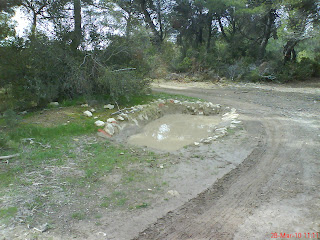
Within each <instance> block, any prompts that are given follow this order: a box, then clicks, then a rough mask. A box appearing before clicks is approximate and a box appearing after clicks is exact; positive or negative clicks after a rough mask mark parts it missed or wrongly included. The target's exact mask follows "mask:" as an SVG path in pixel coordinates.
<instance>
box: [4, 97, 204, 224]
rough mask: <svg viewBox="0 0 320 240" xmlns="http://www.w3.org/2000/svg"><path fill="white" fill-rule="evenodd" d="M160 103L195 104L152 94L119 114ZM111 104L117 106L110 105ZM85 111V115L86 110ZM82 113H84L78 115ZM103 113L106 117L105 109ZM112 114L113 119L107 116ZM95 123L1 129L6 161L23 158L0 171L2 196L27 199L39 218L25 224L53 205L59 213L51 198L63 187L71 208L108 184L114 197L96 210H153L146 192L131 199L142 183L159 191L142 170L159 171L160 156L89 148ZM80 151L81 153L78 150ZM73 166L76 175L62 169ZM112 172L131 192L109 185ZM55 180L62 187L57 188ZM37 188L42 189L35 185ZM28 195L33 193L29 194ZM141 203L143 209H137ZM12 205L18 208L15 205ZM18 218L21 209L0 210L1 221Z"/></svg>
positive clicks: (106, 146)
mask: <svg viewBox="0 0 320 240" xmlns="http://www.w3.org/2000/svg"><path fill="white" fill-rule="evenodd" d="M158 98H174V99H179V100H187V99H189V100H190V98H183V97H182V96H181V95H168V94H151V95H145V96H135V97H133V98H132V99H131V100H132V101H131V102H130V103H126V105H124V104H123V105H120V108H122V107H126V106H132V105H137V104H146V103H148V102H150V101H153V100H155V99H158ZM195 100H198V99H195ZM85 102H86V101H84V99H81V98H79V99H76V100H68V101H64V102H62V103H61V104H60V106H73V105H79V104H80V103H85ZM104 103H106V102H104ZM109 103H111V104H114V103H113V102H111V101H110V102H109ZM50 111H54V110H50ZM81 111H83V109H82V108H81ZM81 111H80V107H79V113H80V112H81ZM97 111H98V110H97ZM99 111H101V112H103V111H104V112H105V110H104V109H102V108H101V109H100V110H99ZM76 112H77V111H76ZM37 114H39V113H38V112H32V113H30V114H28V115H27V116H23V117H24V118H28V117H30V116H32V117H35V118H36V116H37ZM44 114H45V113H44ZM107 114H109V112H108V111H107V113H106V115H107ZM0 121H2V119H0ZM94 121H95V120H94V119H92V118H86V117H84V116H78V117H76V118H75V119H74V121H72V123H69V124H67V125H57V126H53V127H45V126H41V125H35V124H29V123H25V122H23V121H22V122H20V123H17V124H16V126H15V127H13V128H10V129H8V128H3V129H0V130H1V131H2V132H0V140H1V139H3V141H2V142H1V141H0V151H1V155H6V154H13V153H20V154H21V156H20V157H17V158H12V159H10V160H9V163H8V164H1V165H0V195H1V194H3V196H9V195H10V197H12V198H13V199H15V198H14V197H15V195H16V196H18V197H19V198H20V197H21V196H20V194H22V195H23V196H24V197H25V199H24V200H26V201H25V202H26V204H24V205H23V206H21V207H25V208H27V209H29V210H32V209H37V211H38V212H36V214H35V215H34V216H27V217H26V219H25V220H26V222H33V221H35V220H36V219H37V218H44V217H45V216H43V214H44V213H43V212H42V211H43V210H44V209H48V208H50V206H51V205H52V206H53V207H51V208H53V209H54V208H55V207H58V204H57V203H56V202H54V201H53V199H54V197H53V195H52V193H53V192H54V191H53V189H54V187H56V185H54V184H59V187H61V189H62V190H63V194H65V195H66V198H65V199H63V201H65V202H66V203H67V202H68V201H69V200H70V199H69V198H68V197H70V198H71V197H72V198H79V199H81V201H82V200H83V201H84V202H85V201H87V200H85V198H86V199H87V198H88V196H90V197H94V194H93V191H91V189H92V190H97V189H100V188H99V187H101V186H102V185H101V184H105V185H108V187H110V192H111V194H109V195H107V196H105V197H104V198H103V199H102V200H101V199H100V198H98V199H96V201H97V205H95V206H99V204H101V207H119V208H120V207H128V206H132V209H140V208H146V207H148V206H149V203H146V202H145V201H146V199H147V198H148V195H149V194H150V192H147V191H146V190H145V191H146V192H141V194H139V196H138V197H137V196H136V195H134V196H132V189H134V191H136V188H137V186H136V185H137V183H138V185H139V186H144V187H143V189H148V188H151V189H154V190H157V189H158V188H155V186H156V184H155V183H156V182H157V180H158V179H157V176H156V175H150V174H149V173H146V172H145V171H144V169H142V168H144V167H145V164H146V163H152V164H154V165H155V166H156V165H157V159H158V158H159V156H158V155H157V154H155V153H154V152H143V153H141V154H139V153H138V151H136V152H135V153H132V152H131V151H130V150H128V149H127V148H126V147H125V146H121V145H120V146H117V145H114V144H111V143H110V142H109V141H107V140H101V139H100V140H99V141H97V142H94V143H91V142H90V140H88V142H87V141H86V139H87V138H86V136H93V134H94V133H96V131H97V127H96V126H95V125H94ZM2 136H3V138H2ZM26 138H33V139H34V140H33V141H34V143H33V144H30V142H29V141H22V140H23V139H26ZM75 138H78V139H80V141H74V139H75ZM82 140H84V141H82ZM1 144H2V145H1ZM78 147H79V149H77V148H78ZM75 149H77V151H75ZM69 163H72V164H73V165H72V168H74V169H75V170H76V171H75V172H76V174H73V173H72V172H69V170H64V168H60V167H64V166H66V167H70V166H71V165H67V164H69ZM51 169H54V170H56V171H52V170H51ZM65 169H68V168H65ZM115 171H117V172H115ZM112 172H115V173H116V174H119V175H121V176H122V177H121V178H119V183H117V186H118V184H120V185H121V186H123V188H124V189H127V190H129V192H126V191H125V190H121V191H119V190H117V186H116V185H112V184H113V183H108V182H105V178H104V176H107V175H108V174H110V173H112ZM40 179H41V180H40ZM53 179H54V180H53ZM55 180H57V182H54V181H55ZM34 183H41V184H40V185H33V184H34ZM51 183H53V185H54V186H52V185H51ZM61 183H63V184H61ZM60 184H61V185H60ZM164 185H165V184H164ZM30 186H31V187H30ZM36 186H37V187H36ZM88 186H90V188H89V187H88ZM21 189H25V191H26V192H25V193H24V192H18V191H20V190H21ZM84 189H85V190H84ZM139 189H140V187H139ZM29 190H31V192H27V191H29ZM23 191H24V190H23ZM90 191H91V192H90ZM71 192H72V193H74V194H72V195H70V196H69V195H68V194H70V193H71ZM137 203H140V204H138V205H136V204H137ZM12 204H13V205H14V202H12ZM15 205H16V204H15ZM19 207H20V206H19ZM16 213H17V208H15V207H12V208H8V209H0V218H5V219H9V218H10V217H13V216H15V214H16ZM41 214H42V215H41ZM69 216H70V217H71V218H72V219H75V220H83V219H84V218H87V217H88V216H87V215H86V214H85V213H83V212H81V211H80V212H79V211H76V212H73V213H70V215H69ZM28 219H29V220H28Z"/></svg>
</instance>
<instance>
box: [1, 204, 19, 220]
mask: <svg viewBox="0 0 320 240" xmlns="http://www.w3.org/2000/svg"><path fill="white" fill-rule="evenodd" d="M17 212H18V208H17V207H9V208H3V209H0V219H1V220H7V219H8V218H11V217H14V216H15V215H16V214H17Z"/></svg>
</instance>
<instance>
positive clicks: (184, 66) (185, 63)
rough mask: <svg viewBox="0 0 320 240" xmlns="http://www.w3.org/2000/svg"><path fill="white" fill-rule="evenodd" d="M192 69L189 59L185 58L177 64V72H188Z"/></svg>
mask: <svg viewBox="0 0 320 240" xmlns="http://www.w3.org/2000/svg"><path fill="white" fill-rule="evenodd" d="M191 68H192V60H191V59H190V58H189V57H185V58H184V59H183V60H182V62H181V63H179V64H178V66H177V70H178V71H179V72H188V71H190V70H191Z"/></svg>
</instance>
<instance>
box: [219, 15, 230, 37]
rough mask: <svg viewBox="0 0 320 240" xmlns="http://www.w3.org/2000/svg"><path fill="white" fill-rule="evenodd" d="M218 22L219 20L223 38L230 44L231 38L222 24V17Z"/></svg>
mask: <svg viewBox="0 0 320 240" xmlns="http://www.w3.org/2000/svg"><path fill="white" fill-rule="evenodd" d="M217 20H218V23H219V27H220V30H221V33H222V37H223V38H224V39H225V40H226V41H227V42H229V38H228V37H227V34H226V32H225V31H224V27H223V24H222V22H221V17H220V16H217Z"/></svg>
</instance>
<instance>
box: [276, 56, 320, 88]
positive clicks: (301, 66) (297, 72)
mask: <svg viewBox="0 0 320 240" xmlns="http://www.w3.org/2000/svg"><path fill="white" fill-rule="evenodd" d="M318 71H319V63H317V62H316V61H314V60H311V59H309V58H302V59H301V61H300V62H288V63H286V64H285V65H284V66H281V68H280V69H278V79H279V80H280V81H281V82H290V81H305V80H308V79H309V78H310V77H313V76H317V74H318Z"/></svg>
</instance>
